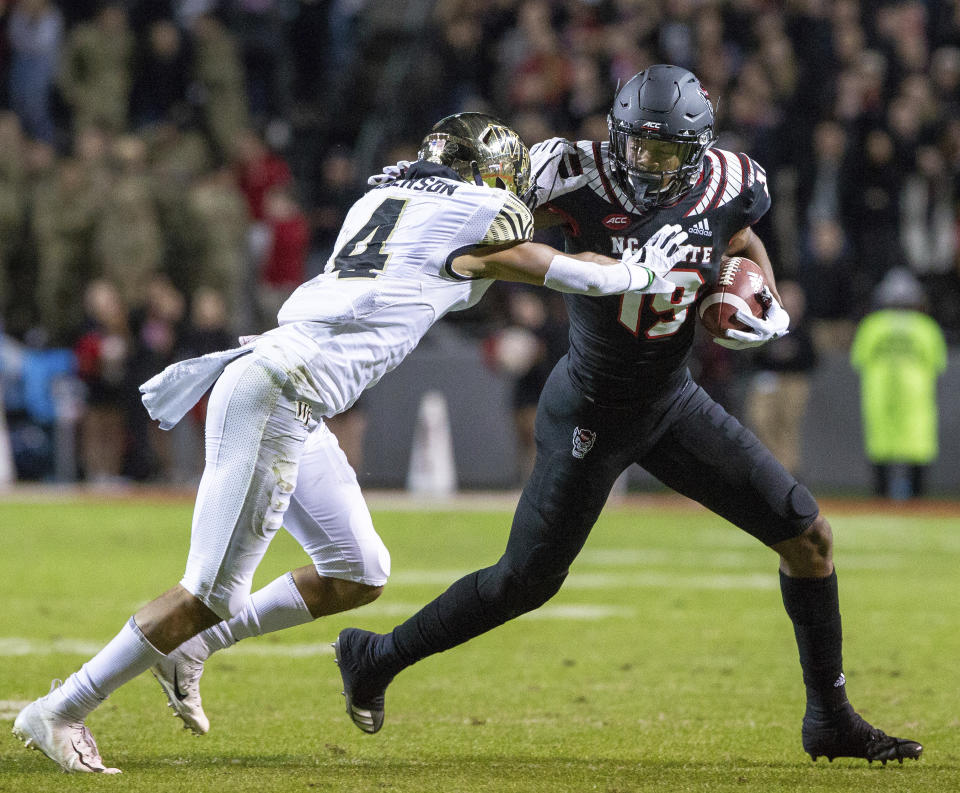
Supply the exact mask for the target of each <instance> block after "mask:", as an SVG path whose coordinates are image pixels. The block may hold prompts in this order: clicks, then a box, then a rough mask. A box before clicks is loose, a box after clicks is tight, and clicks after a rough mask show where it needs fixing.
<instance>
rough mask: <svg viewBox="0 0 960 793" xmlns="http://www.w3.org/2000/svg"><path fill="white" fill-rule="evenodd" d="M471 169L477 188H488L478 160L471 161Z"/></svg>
mask: <svg viewBox="0 0 960 793" xmlns="http://www.w3.org/2000/svg"><path fill="white" fill-rule="evenodd" d="M470 169H471V170H472V171H473V183H474V184H475V185H476V186H477V187H486V183H485V182H484V181H483V177H482V176H480V166H479V165H477V161H476V160H471V161H470Z"/></svg>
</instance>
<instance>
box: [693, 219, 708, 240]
mask: <svg viewBox="0 0 960 793" xmlns="http://www.w3.org/2000/svg"><path fill="white" fill-rule="evenodd" d="M687 234H699V235H700V236H701V237H709V236H710V221H709V220H707V219H706V218H704V219H703V220H700V221H698V222H696V223H694V224H693V225H692V226H691V227H690V228H688V229H687Z"/></svg>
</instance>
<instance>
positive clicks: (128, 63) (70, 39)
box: [59, 2, 134, 132]
mask: <svg viewBox="0 0 960 793" xmlns="http://www.w3.org/2000/svg"><path fill="white" fill-rule="evenodd" d="M133 48H134V37H133V33H132V32H131V31H130V28H129V26H128V24H127V12H126V10H125V9H124V6H123V4H122V3H118V2H113V3H107V4H106V5H105V6H104V7H103V8H102V9H101V10H100V12H99V13H98V14H97V16H96V17H95V18H94V19H93V21H91V22H84V23H81V24H79V25H77V26H76V27H75V28H74V29H73V30H72V31H71V32H70V34H69V35H68V36H67V41H66V44H65V46H64V50H63V58H62V60H61V64H60V75H59V88H60V93H61V95H62V96H63V98H64V100H65V101H66V103H67V104H68V105H69V106H70V110H71V113H72V115H73V123H74V128H81V127H85V126H88V125H91V124H101V125H103V126H105V127H106V128H108V129H110V130H112V131H113V132H122V131H123V130H124V129H125V128H126V124H127V112H128V110H129V100H130V87H131V84H132V69H133Z"/></svg>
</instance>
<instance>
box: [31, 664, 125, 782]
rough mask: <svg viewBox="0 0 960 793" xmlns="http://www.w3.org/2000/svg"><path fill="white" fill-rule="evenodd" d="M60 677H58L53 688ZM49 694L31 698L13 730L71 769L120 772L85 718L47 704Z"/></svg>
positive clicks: (86, 771)
mask: <svg viewBox="0 0 960 793" xmlns="http://www.w3.org/2000/svg"><path fill="white" fill-rule="evenodd" d="M59 682H60V681H59V680H55V681H54V684H53V686H51V687H50V690H51V691H52V690H53V689H54V688H55V687H56V686H57V684H58V683H59ZM45 699H46V697H41V698H40V699H38V700H36V701H34V702H31V703H30V704H29V705H27V707H25V708H24V709H23V710H21V711H20V714H19V715H18V716H17V720H16V721H15V722H14V723H13V734H14V735H15V736H16V737H17V738H18V739H20V740H21V741H23V744H24V746H26V747H27V748H28V749H36V750H38V751H40V752H43V753H44V754H45V755H46V756H47V757H49V758H50V759H51V760H53V762H55V763H56V764H57V765H58V766H60V767H61V768H62V769H63V770H64V771H66V772H68V773H93V774H119V773H120V769H119V768H107V767H106V766H105V765H104V764H103V760H102V759H100V750H99V749H97V742H96V741H95V740H93V735H91V733H90V729H89V728H88V727H87V726H86V725H85V724H84V723H83V722H82V721H68V720H67V719H66V718H65V717H63V716H60V715H58V714H57V713H54V712H53V711H52V710H51V709H50V708H48V707H47V705H46V703H45V702H44V700H45Z"/></svg>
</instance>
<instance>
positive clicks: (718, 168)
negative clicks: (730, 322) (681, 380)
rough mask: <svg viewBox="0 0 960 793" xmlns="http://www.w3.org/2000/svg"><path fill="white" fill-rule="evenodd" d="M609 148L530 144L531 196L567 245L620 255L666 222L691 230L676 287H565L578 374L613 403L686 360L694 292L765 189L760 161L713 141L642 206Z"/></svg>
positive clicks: (665, 377)
mask: <svg viewBox="0 0 960 793" xmlns="http://www.w3.org/2000/svg"><path fill="white" fill-rule="evenodd" d="M607 148H608V144H607V143H598V142H592V141H579V142H577V143H573V142H571V141H567V140H564V139H562V138H551V139H550V140H546V141H544V142H542V143H539V144H537V145H536V146H534V147H533V149H531V152H530V155H531V160H532V170H533V175H534V182H535V185H534V188H533V191H532V192H531V196H530V199H529V200H528V204H532V205H533V206H534V208H535V209H538V210H547V211H550V212H552V213H555V214H556V215H558V216H559V217H560V219H561V220H562V222H563V226H564V238H565V243H566V249H567V251H569V252H572V253H581V252H584V251H592V252H594V253H602V254H604V255H606V256H612V257H614V258H619V257H620V256H621V255H622V254H623V252H624V251H625V250H631V249H636V248H638V247H640V246H641V245H643V244H644V243H645V242H646V241H647V240H648V239H649V238H650V236H651V235H652V234H653V233H654V232H655V231H657V230H658V229H659V228H661V227H662V226H663V225H665V224H668V223H669V224H674V223H678V224H680V226H681V227H682V228H683V230H684V231H686V232H687V234H688V237H687V242H686V245H685V247H686V248H687V249H688V252H687V255H686V257H685V260H684V261H683V262H682V263H681V264H679V265H677V267H676V268H674V269H673V270H672V271H671V273H670V275H669V276H668V278H669V279H670V280H671V281H673V282H674V283H675V284H677V289H676V290H675V291H674V293H673V294H672V295H638V294H630V293H628V294H625V295H617V296H611V297H588V296H584V295H572V294H565V295H564V300H565V301H566V305H567V312H568V314H569V317H570V352H569V365H570V372H571V375H572V376H573V378H574V381H575V382H576V383H577V384H578V385H579V387H580V388H581V389H582V390H583V391H584V392H585V393H586V394H587V395H588V396H590V397H592V398H593V399H595V400H596V401H598V402H602V403H604V404H619V403H629V402H633V401H636V400H638V399H645V398H650V397H653V396H655V395H656V394H658V393H659V392H661V391H662V390H663V389H664V388H665V387H666V386H667V385H668V384H669V383H670V382H672V381H673V380H674V377H675V376H676V375H678V373H680V372H682V371H683V370H684V369H685V367H686V361H687V357H688V355H689V352H690V347H691V345H692V343H693V334H694V321H695V320H694V317H695V314H696V312H695V311H693V310H691V309H692V308H693V305H694V302H695V301H696V299H697V293H698V291H699V290H700V288H701V287H702V286H703V285H704V284H705V283H710V282H711V281H712V280H713V277H714V266H715V264H716V263H717V262H719V260H720V256H721V254H722V253H723V251H724V250H725V249H726V247H727V244H728V243H729V241H730V238H731V237H732V236H733V235H734V234H736V233H737V232H738V231H740V230H741V229H743V228H745V227H747V226H750V225H752V224H753V223H755V222H756V221H757V220H759V219H760V218H761V217H762V216H763V214H764V213H765V212H766V211H767V209H769V207H770V196H769V194H768V192H767V186H766V176H765V174H764V171H763V169H762V168H761V167H760V166H759V165H757V163H755V162H754V161H753V160H751V159H750V158H749V157H747V156H746V155H745V154H734V153H732V152H729V151H723V150H721V149H711V150H710V151H708V152H707V156H706V157H704V161H703V168H702V170H701V172H700V177H699V179H698V181H697V182H696V184H694V186H693V187H692V188H691V189H690V190H689V191H688V192H687V193H686V194H685V195H684V196H682V197H681V198H680V199H678V200H677V201H676V202H675V203H673V204H670V205H668V206H663V207H657V208H656V209H652V210H649V211H647V212H640V211H639V210H638V209H637V207H636V206H634V204H633V202H632V201H631V200H630V198H629V196H627V194H626V193H625V192H624V191H623V190H622V189H621V188H620V186H619V185H618V184H617V181H616V179H615V178H614V175H613V168H612V166H611V163H610V160H609V157H608V153H607Z"/></svg>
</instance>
